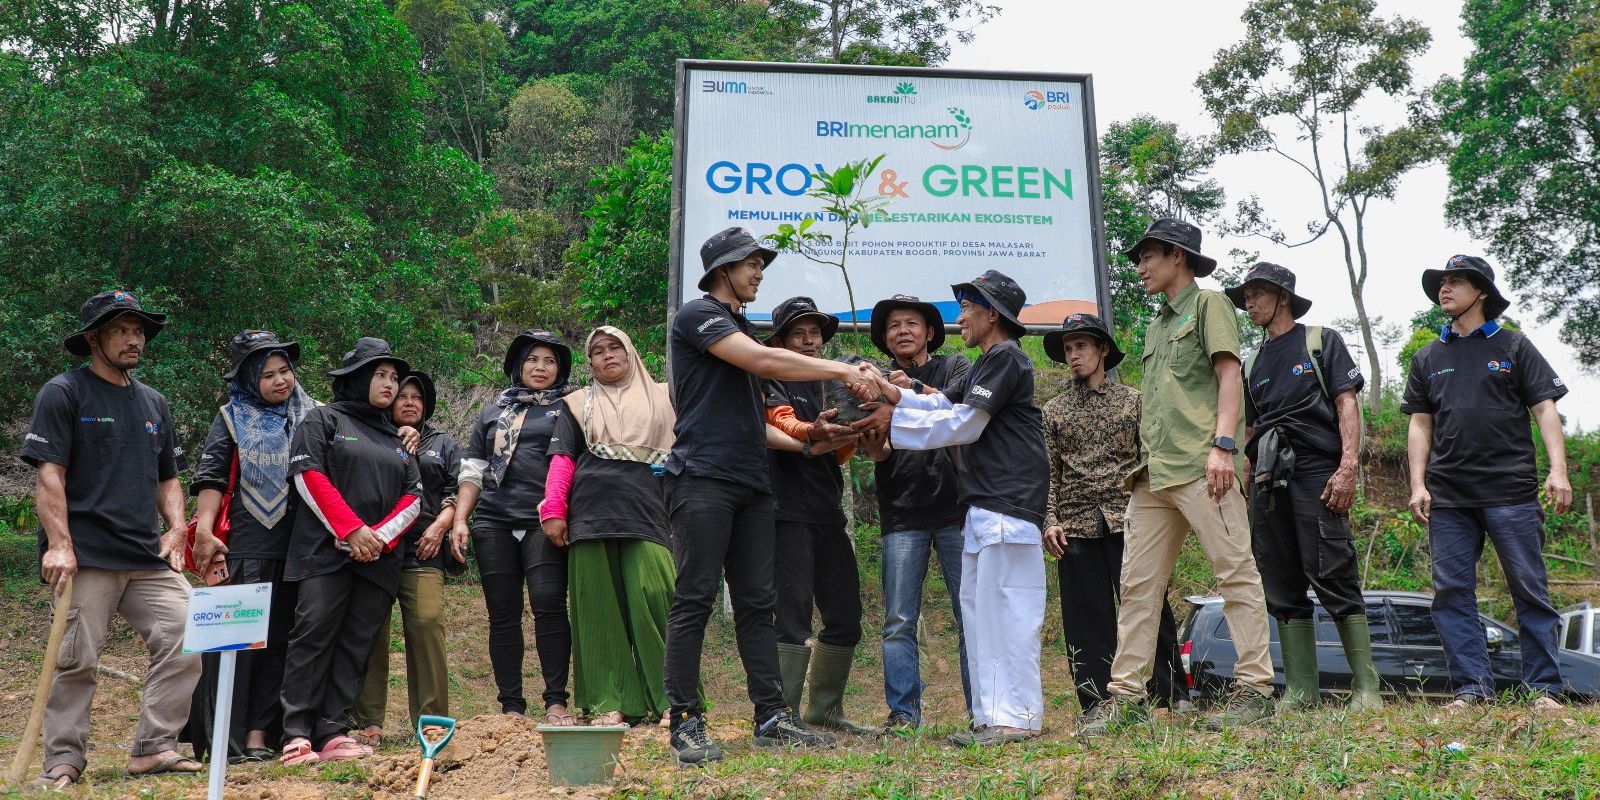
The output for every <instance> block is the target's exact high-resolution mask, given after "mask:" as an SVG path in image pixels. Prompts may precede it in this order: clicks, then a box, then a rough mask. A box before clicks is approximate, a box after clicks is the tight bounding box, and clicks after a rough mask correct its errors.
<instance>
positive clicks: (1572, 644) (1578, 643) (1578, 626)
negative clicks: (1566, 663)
mask: <svg viewBox="0 0 1600 800" xmlns="http://www.w3.org/2000/svg"><path fill="white" fill-rule="evenodd" d="M1561 624H1563V625H1565V626H1567V635H1566V636H1565V637H1563V638H1562V640H1561V646H1562V647H1565V648H1567V649H1568V650H1582V649H1583V615H1582V614H1568V615H1567V616H1565V617H1562V618H1561Z"/></svg>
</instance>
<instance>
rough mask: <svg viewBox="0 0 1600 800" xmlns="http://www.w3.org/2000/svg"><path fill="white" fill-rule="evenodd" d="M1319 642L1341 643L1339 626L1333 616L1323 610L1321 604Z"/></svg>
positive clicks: (1318, 623) (1318, 621)
mask: <svg viewBox="0 0 1600 800" xmlns="http://www.w3.org/2000/svg"><path fill="white" fill-rule="evenodd" d="M1317 643H1318V644H1338V643H1339V626H1337V625H1335V624H1333V617H1331V616H1329V615H1328V612H1326V611H1323V610H1322V607H1321V606H1318V607H1317Z"/></svg>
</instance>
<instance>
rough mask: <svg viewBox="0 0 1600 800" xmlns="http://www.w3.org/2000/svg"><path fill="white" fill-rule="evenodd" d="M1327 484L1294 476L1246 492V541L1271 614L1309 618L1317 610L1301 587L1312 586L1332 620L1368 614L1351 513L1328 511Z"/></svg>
mask: <svg viewBox="0 0 1600 800" xmlns="http://www.w3.org/2000/svg"><path fill="white" fill-rule="evenodd" d="M1327 486H1328V479H1327V478H1293V479H1291V480H1290V481H1289V485H1288V486H1285V487H1283V488H1282V489H1278V490H1276V491H1269V490H1266V489H1261V488H1257V489H1256V490H1255V492H1253V493H1252V494H1251V495H1250V544H1251V547H1252V548H1253V549H1254V551H1255V556H1256V566H1257V567H1258V568H1259V569H1260V571H1261V588H1262V589H1263V590H1264V591H1265V592H1266V595H1267V613H1269V614H1271V615H1272V616H1273V617H1274V618H1275V619H1279V620H1284V621H1288V620H1292V619H1311V618H1312V612H1313V611H1315V610H1316V609H1315V606H1313V605H1312V603H1311V598H1309V597H1307V596H1306V589H1316V591H1317V599H1318V600H1321V601H1322V607H1323V608H1324V609H1327V611H1328V615H1329V616H1331V617H1333V618H1334V619H1336V620H1342V619H1346V618H1348V617H1352V616H1355V615H1356V614H1365V613H1367V608H1366V601H1365V600H1363V599H1362V597H1361V573H1360V570H1359V569H1358V568H1357V566H1356V542H1355V539H1354V538H1352V537H1351V536H1350V516H1349V515H1348V514H1336V513H1334V512H1333V511H1330V510H1328V506H1327V504H1326V503H1323V502H1322V492H1323V490H1324V489H1326V488H1327Z"/></svg>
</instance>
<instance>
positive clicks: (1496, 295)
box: [1422, 255, 1511, 319]
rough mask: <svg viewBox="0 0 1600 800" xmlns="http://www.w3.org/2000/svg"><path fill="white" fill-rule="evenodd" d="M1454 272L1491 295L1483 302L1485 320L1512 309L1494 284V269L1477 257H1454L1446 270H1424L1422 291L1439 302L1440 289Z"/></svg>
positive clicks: (1448, 262)
mask: <svg viewBox="0 0 1600 800" xmlns="http://www.w3.org/2000/svg"><path fill="white" fill-rule="evenodd" d="M1452 272H1460V273H1464V274H1465V275H1466V276H1467V280H1470V281H1472V285H1473V286H1476V287H1478V288H1479V289H1481V290H1483V291H1484V292H1485V293H1486V294H1488V295H1489V296H1488V297H1486V298H1484V301H1483V318H1484V319H1495V318H1497V317H1499V316H1500V315H1501V314H1504V313H1505V312H1506V309H1507V308H1510V307H1511V301H1510V300H1507V299H1506V296H1505V295H1503V294H1501V293H1500V287H1498V286H1496V285H1495V284H1494V267H1491V266H1489V262H1487V261H1484V260H1483V259H1481V258H1479V257H1477V256H1463V255H1454V256H1451V257H1450V260H1449V261H1446V262H1444V269H1425V270H1423V271H1422V291H1424V292H1426V293H1427V295H1428V299H1429V300H1431V301H1433V302H1435V303H1437V302H1439V287H1440V285H1442V284H1443V283H1444V276H1445V275H1447V274H1449V273H1452Z"/></svg>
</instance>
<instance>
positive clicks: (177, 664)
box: [44, 567, 200, 773]
mask: <svg viewBox="0 0 1600 800" xmlns="http://www.w3.org/2000/svg"><path fill="white" fill-rule="evenodd" d="M116 613H120V614H122V618H123V619H125V620H127V621H128V626H129V627H131V628H133V630H134V631H135V632H136V633H138V634H139V637H140V638H142V639H144V644H145V647H146V648H147V649H148V650H149V651H150V671H149V674H148V675H147V676H146V678H145V683H144V699H143V704H142V705H141V707H140V709H139V725H138V727H137V728H136V729H135V731H134V735H133V749H132V751H131V752H130V755H133V756H148V755H154V754H156V753H160V752H164V751H167V750H175V749H177V746H178V732H179V731H180V730H182V728H183V726H184V723H185V722H187V721H188V719H189V701H190V698H192V697H193V696H194V685H195V683H197V682H198V681H199V680H200V656H199V655H198V654H195V653H185V652H183V628H184V622H185V618H186V617H188V615H189V584H188V583H187V582H185V581H184V579H183V577H182V576H180V575H179V574H178V573H176V572H173V571H172V570H169V569H147V570H132V571H121V570H108V569H96V568H93V567H82V568H79V569H78V574H77V575H76V576H75V577H74V578H73V579H72V604H71V605H70V606H68V607H67V629H66V633H65V634H64V635H63V636H62V638H61V653H60V655H59V660H58V661H57V662H56V677H55V680H54V681H53V682H52V683H51V684H50V700H49V702H47V703H46V704H45V712H44V769H45V771H46V772H48V771H50V770H51V769H52V768H54V767H57V766H60V765H62V764H65V765H67V766H70V767H72V768H74V769H76V770H78V771H79V772H80V773H81V772H83V769H84V767H85V766H87V762H86V761H85V759H84V755H83V753H84V750H85V748H86V747H87V746H88V741H89V706H90V704H91V703H92V702H93V701H94V690H95V685H96V679H95V668H96V667H97V666H99V664H100V648H101V647H103V646H104V645H105V643H106V636H107V635H108V634H109V633H110V631H111V615H112V614H116Z"/></svg>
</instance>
